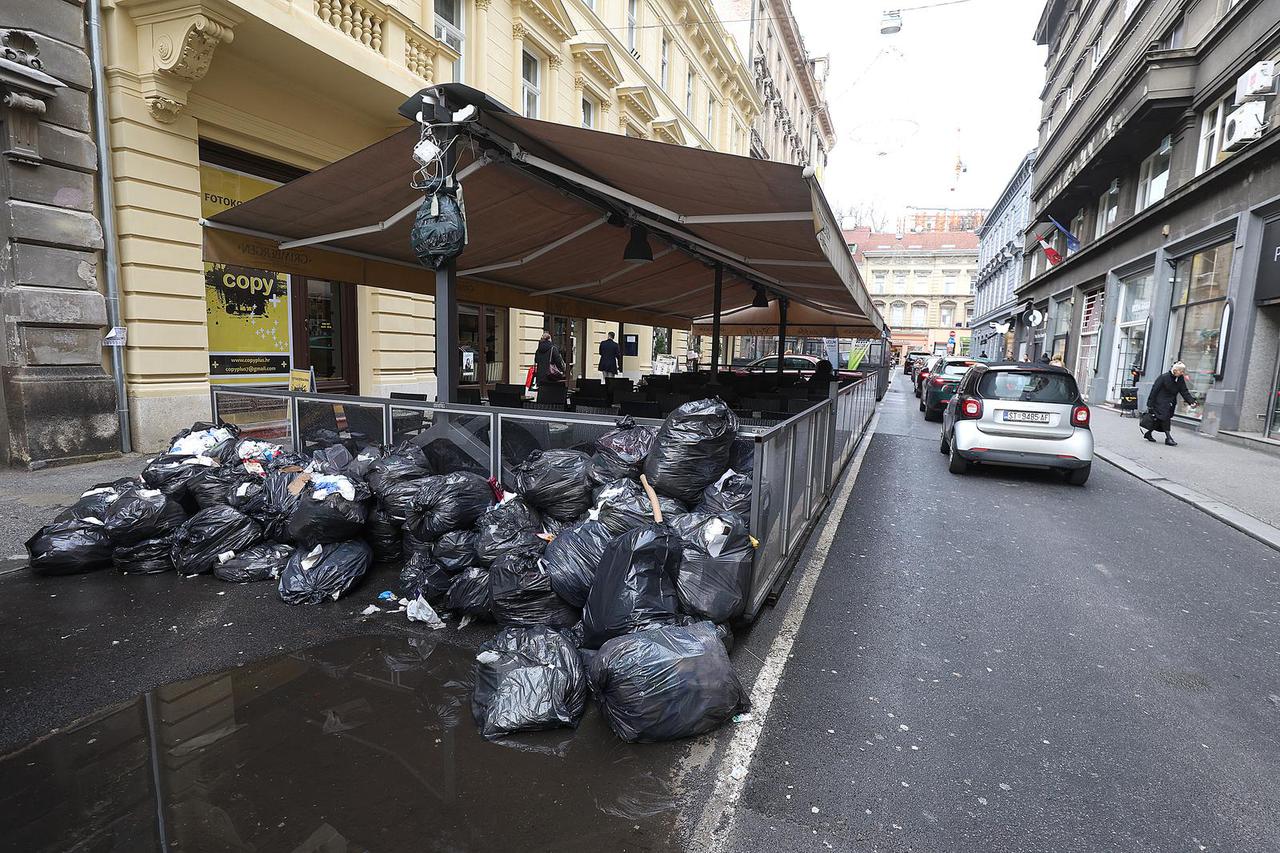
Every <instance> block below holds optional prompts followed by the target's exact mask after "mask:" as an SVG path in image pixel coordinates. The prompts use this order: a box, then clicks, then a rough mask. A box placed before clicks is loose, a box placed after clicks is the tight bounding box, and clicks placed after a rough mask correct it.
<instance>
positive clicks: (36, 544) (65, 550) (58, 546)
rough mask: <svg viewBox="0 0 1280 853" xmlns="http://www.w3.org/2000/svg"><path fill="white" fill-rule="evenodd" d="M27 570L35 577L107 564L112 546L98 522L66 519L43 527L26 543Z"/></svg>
mask: <svg viewBox="0 0 1280 853" xmlns="http://www.w3.org/2000/svg"><path fill="white" fill-rule="evenodd" d="M26 546H27V555H28V556H29V557H30V558H31V559H30V565H31V571H33V572H35V573H36V574H38V575H74V574H79V573H80V572H92V571H94V570H95V569H105V568H106V567H107V566H110V565H111V552H112V550H113V548H114V547H115V546H114V545H112V544H111V537H109V536H108V535H107V532H106V531H105V530H103V529H102V524H101V523H95V521H94V520H93V519H91V518H69V519H67V520H66V521H55V522H54V523H53V524H46V525H45V526H44V527H41V528H40V529H39V530H37V531H36V532H35V534H34V535H33V536H32V537H31V538H30V539H28V540H27V541H26Z"/></svg>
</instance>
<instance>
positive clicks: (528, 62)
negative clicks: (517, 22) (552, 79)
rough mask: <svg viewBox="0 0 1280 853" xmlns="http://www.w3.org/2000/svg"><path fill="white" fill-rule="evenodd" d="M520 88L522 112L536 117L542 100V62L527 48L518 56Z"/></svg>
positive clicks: (530, 116)
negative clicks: (522, 94) (522, 98)
mask: <svg viewBox="0 0 1280 853" xmlns="http://www.w3.org/2000/svg"><path fill="white" fill-rule="evenodd" d="M520 88H521V91H522V92H523V93H524V114H525V115H526V116H528V117H529V118H537V117H538V109H539V106H540V103H539V102H540V101H541V100H542V64H541V63H540V62H539V61H538V57H536V56H534V55H533V54H532V53H530V52H529V51H527V50H526V51H524V52H523V53H522V54H521V57H520Z"/></svg>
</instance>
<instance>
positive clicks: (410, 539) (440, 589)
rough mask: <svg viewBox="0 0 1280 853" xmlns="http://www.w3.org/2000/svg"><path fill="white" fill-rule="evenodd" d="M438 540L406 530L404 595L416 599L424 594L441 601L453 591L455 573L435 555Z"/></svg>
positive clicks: (402, 574)
mask: <svg viewBox="0 0 1280 853" xmlns="http://www.w3.org/2000/svg"><path fill="white" fill-rule="evenodd" d="M434 547H435V546H434V543H432V542H429V541H426V540H424V539H419V538H418V537H417V536H414V535H413V534H412V533H410V532H407V531H406V532H405V534H404V538H403V540H402V544H401V560H402V562H401V564H400V586H399V591H400V595H401V596H402V597H404V598H407V599H409V600H410V601H412V600H413V599H415V598H417V597H418V596H422V597H423V598H425V599H426V600H427V601H438V600H439V599H441V598H443V597H444V596H445V594H446V593H447V592H448V591H449V587H450V585H451V584H452V583H453V575H451V574H450V573H449V572H448V571H446V570H445V568H444V566H442V565H440V564H439V563H438V562H436V560H435V558H434V557H433V556H432V551H433V550H434Z"/></svg>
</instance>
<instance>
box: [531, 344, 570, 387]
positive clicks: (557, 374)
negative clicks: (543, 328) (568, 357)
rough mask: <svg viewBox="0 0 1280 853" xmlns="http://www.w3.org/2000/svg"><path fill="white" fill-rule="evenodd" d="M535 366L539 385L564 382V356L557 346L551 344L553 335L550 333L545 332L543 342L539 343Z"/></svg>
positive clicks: (534, 360) (535, 352)
mask: <svg viewBox="0 0 1280 853" xmlns="http://www.w3.org/2000/svg"><path fill="white" fill-rule="evenodd" d="M533 366H534V375H535V376H537V377H538V384H539V385H541V384H542V383H543V382H563V381H564V356H563V355H561V354H560V350H559V349H558V348H557V347H556V345H555V344H553V343H551V335H550V333H548V332H543V334H542V340H540V341H538V348H537V350H535V351H534V353H533Z"/></svg>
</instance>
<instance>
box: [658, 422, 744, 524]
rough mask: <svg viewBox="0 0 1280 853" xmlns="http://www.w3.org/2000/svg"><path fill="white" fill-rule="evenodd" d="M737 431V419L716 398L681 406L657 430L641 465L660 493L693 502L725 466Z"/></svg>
mask: <svg viewBox="0 0 1280 853" xmlns="http://www.w3.org/2000/svg"><path fill="white" fill-rule="evenodd" d="M737 430H738V416H737V415H735V414H734V413H733V411H732V410H731V409H730V408H729V407H728V406H727V405H726V404H725V402H724V401H723V400H721V399H719V398H718V397H717V398H715V399H710V400H694V401H693V402H690V403H685V404H684V405H683V406H680V407H679V408H678V409H676V410H675V411H674V412H672V413H671V414H670V415H668V416H667V419H666V420H665V421H663V422H662V426H661V427H659V428H658V434H657V436H656V437H655V438H654V440H653V447H652V448H651V449H650V451H649V456H648V458H647V459H645V463H644V472H645V474H646V476H647V477H648V478H649V482H650V483H651V484H652V485H653V487H654V488H655V489H656V490H658V491H659V492H661V493H662V494H666V495H671V496H672V497H674V498H678V499H680V500H681V501H683V502H684V503H686V504H693V503H697V502H698V499H699V498H701V497H702V490H703V489H705V488H706V487H707V486H709V485H711V484H712V483H714V482H715V481H716V480H718V479H719V478H720V475H721V474H723V473H724V472H725V469H726V468H728V467H729V452H730V450H731V449H732V447H733V439H734V435H735V434H736V433H737Z"/></svg>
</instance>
